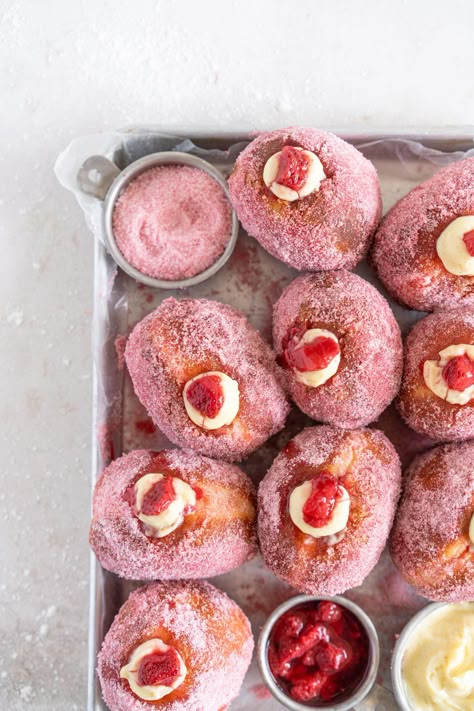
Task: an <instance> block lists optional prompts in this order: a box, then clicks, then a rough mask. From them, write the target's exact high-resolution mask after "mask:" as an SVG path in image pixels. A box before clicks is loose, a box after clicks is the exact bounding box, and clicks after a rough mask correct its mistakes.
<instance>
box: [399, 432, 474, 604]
mask: <svg viewBox="0 0 474 711" xmlns="http://www.w3.org/2000/svg"><path fill="white" fill-rule="evenodd" d="M390 553H391V555H392V558H393V561H394V563H395V565H396V566H397V568H398V570H399V571H400V573H401V575H402V576H403V578H404V579H405V580H406V581H407V582H408V583H410V585H412V586H413V587H414V588H415V590H416V591H417V592H418V593H419V594H420V595H423V596H424V597H427V598H429V599H430V600H439V601H446V602H463V601H467V600H474V442H455V443H450V444H443V445H439V446H438V447H434V448H433V449H431V450H430V451H428V452H424V453H423V454H421V455H420V456H418V457H415V459H414V460H413V462H412V463H411V465H410V466H409V467H408V470H407V472H406V474H405V477H404V488H403V494H402V498H401V502H400V506H399V509H398V511H397V515H396V518H395V525H394V527H393V531H392V533H391V536H390Z"/></svg>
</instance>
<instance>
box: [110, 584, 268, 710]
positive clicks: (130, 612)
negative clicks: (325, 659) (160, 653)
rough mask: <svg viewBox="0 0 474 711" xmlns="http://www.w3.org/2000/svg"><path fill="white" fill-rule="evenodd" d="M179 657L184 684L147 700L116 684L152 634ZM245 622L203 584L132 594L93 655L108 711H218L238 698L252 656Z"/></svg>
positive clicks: (163, 586)
mask: <svg viewBox="0 0 474 711" xmlns="http://www.w3.org/2000/svg"><path fill="white" fill-rule="evenodd" d="M160 635H161V638H164V639H163V641H165V643H166V644H170V645H172V646H175V648H176V649H177V650H178V652H179V653H180V654H181V656H182V658H183V660H184V662H185V664H186V667H187V675H186V678H185V680H184V682H183V683H182V684H181V685H180V686H179V687H178V688H177V689H175V690H174V691H173V692H172V693H170V694H169V695H168V696H164V697H163V698H162V699H161V700H160V701H159V702H155V703H153V702H146V701H143V700H141V699H139V698H138V697H137V696H135V694H133V693H132V691H131V690H130V687H129V684H128V682H127V681H126V680H121V679H120V676H119V675H120V669H121V668H122V667H123V666H124V665H125V664H127V663H128V660H129V656H130V654H131V652H132V651H133V650H134V649H135V648H136V647H138V646H139V644H141V643H142V642H144V641H145V640H148V639H152V638H153V637H154V636H160ZM253 646H254V645H253V638H252V633H251V629H250V623H249V621H248V619H247V618H246V617H245V615H244V613H243V612H242V610H241V609H240V608H239V607H238V605H236V603H235V602H233V601H232V600H231V599H230V598H228V597H227V595H226V594H225V593H223V592H221V591H220V590H217V588H215V587H213V586H212V585H210V584H209V583H207V582H204V581H200V582H197V581H192V582H183V581H176V582H162V583H153V584H150V585H145V586H144V587H142V588H139V589H138V590H136V591H135V592H132V594H131V595H130V597H129V598H128V600H127V601H126V602H125V604H124V605H123V606H122V607H121V609H120V611H119V613H118V614H117V616H116V617H115V619H114V621H113V623H112V625H111V627H110V629H109V631H108V632H107V635H106V636H105V639H104V642H103V645H102V649H101V651H100V654H99V658H98V674H99V679H100V682H101V686H102V693H103V696H104V699H105V702H106V703H107V704H108V707H109V708H110V711H146V710H147V709H149V710H150V709H156V708H159V709H160V711H221V709H225V708H226V707H227V705H228V704H230V702H231V701H232V700H233V699H235V697H236V696H237V695H238V693H239V690H240V687H241V685H242V681H243V679H244V676H245V674H246V672H247V669H248V666H249V664H250V660H251V657H252V651H253Z"/></svg>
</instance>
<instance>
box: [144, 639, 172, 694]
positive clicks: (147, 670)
mask: <svg viewBox="0 0 474 711" xmlns="http://www.w3.org/2000/svg"><path fill="white" fill-rule="evenodd" d="M180 671H181V666H180V661H179V657H178V654H177V652H176V650H175V649H173V648H172V647H170V648H169V649H167V650H166V652H153V653H152V654H147V655H146V656H145V657H143V659H142V660H141V661H140V666H139V667H138V670H137V675H138V683H139V684H140V686H171V685H172V684H173V683H174V682H175V681H176V679H177V678H178V676H179V675H180Z"/></svg>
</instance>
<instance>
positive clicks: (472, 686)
mask: <svg viewBox="0 0 474 711" xmlns="http://www.w3.org/2000/svg"><path fill="white" fill-rule="evenodd" d="M402 677H403V682H404V685H405V690H406V694H407V696H408V700H409V703H410V707H411V708H412V709H413V711H472V709H474V603H473V602H466V603H460V604H450V605H444V606H443V607H441V608H439V609H438V610H435V611H434V612H432V613H431V614H429V615H428V616H427V617H425V618H424V619H423V620H422V621H421V622H420V623H419V625H418V626H417V627H416V628H415V629H414V630H413V632H412V634H411V636H410V639H409V641H408V644H407V651H406V652H405V655H404V657H403V661H402Z"/></svg>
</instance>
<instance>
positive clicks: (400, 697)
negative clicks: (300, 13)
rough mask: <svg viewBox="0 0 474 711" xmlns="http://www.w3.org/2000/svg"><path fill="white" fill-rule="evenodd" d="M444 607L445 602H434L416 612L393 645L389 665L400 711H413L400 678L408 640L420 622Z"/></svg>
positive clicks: (401, 677)
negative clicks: (390, 663)
mask: <svg viewBox="0 0 474 711" xmlns="http://www.w3.org/2000/svg"><path fill="white" fill-rule="evenodd" d="M445 605H446V603H445V602H434V603H431V604H430V605H427V606H426V607H424V608H423V609H422V610H420V611H419V612H417V613H416V615H414V616H413V617H412V618H411V620H410V622H408V624H407V625H405V627H404V628H403V630H402V633H401V635H400V637H399V638H398V640H397V643H396V644H395V647H394V649H393V654H392V665H391V671H392V688H393V693H394V696H395V698H396V700H397V703H398V705H399V707H400V709H402V711H413V707H412V706H411V705H410V702H409V700H408V696H407V693H406V689H405V684H404V683H403V676H402V663H403V657H404V656H405V652H406V650H407V646H408V644H409V642H410V638H411V636H412V634H413V632H414V631H415V629H416V628H417V627H418V625H419V624H420V623H421V622H423V621H424V620H425V619H426V618H427V617H428V616H429V615H431V614H432V613H433V612H436V611H437V610H439V609H440V608H441V607H444V606H445Z"/></svg>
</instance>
